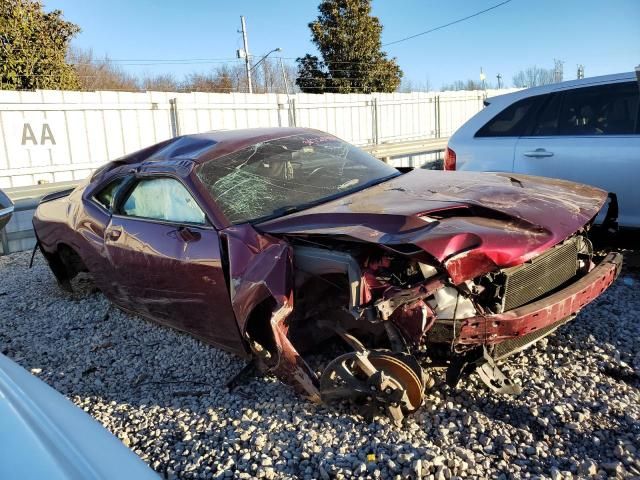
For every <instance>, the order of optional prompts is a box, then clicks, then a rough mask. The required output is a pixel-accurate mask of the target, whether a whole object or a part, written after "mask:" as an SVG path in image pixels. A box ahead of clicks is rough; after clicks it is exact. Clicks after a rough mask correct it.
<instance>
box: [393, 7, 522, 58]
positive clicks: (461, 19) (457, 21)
mask: <svg viewBox="0 0 640 480" xmlns="http://www.w3.org/2000/svg"><path fill="white" fill-rule="evenodd" d="M511 1H512V0H505V1H504V2H500V3H497V4H496V5H493V6H492V7H489V8H485V9H484V10H480V11H479V12H476V13H474V14H472V15H468V16H466V17H463V18H459V19H458V20H454V21H452V22H449V23H445V24H444V25H439V26H437V27H434V28H431V29H429V30H426V31H424V32H420V33H416V34H415V35H411V36H409V37H405V38H401V39H400V40H394V41H393V42H389V43H385V44H383V45H382V46H383V47H387V46H389V45H395V44H396V43H400V42H406V41H407V40H411V39H412V38H416V37H420V36H422V35H426V34H427V33H432V32H435V31H436V30H442V29H443V28H446V27H450V26H451V25H455V24H456V23H460V22H464V21H465V20H469V19H470V18H473V17H477V16H478V15H482V14H483V13H487V12H489V11H491V10H494V9H496V8H498V7H501V6H502V5H506V4H507V3H509V2H511Z"/></svg>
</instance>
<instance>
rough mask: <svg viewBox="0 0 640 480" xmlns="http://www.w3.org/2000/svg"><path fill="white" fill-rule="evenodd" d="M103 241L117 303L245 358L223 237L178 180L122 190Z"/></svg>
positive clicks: (156, 179)
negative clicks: (225, 264)
mask: <svg viewBox="0 0 640 480" xmlns="http://www.w3.org/2000/svg"><path fill="white" fill-rule="evenodd" d="M104 242H105V250H106V254H107V257H108V259H109V261H110V262H111V265H112V270H111V271H112V272H113V273H112V276H111V282H112V285H113V288H112V291H113V292H114V293H113V296H114V301H115V302H116V303H118V304H119V305H121V306H122V307H124V308H125V309H128V310H131V311H133V312H135V313H139V314H141V315H144V316H146V317H149V318H151V319H153V320H156V321H158V322H160V323H164V324H166V325H169V326H171V327H174V328H178V329H180V330H183V331H186V332H189V333H191V334H193V335H196V336H198V337H201V338H203V339H204V340H205V341H207V342H210V343H214V344H216V345H219V346H221V347H222V348H225V349H227V350H231V351H234V352H235V353H240V354H243V353H244V352H245V350H244V346H243V342H242V340H241V337H240V334H239V331H238V327H237V323H236V321H235V317H234V314H233V311H232V309H231V302H230V297H229V292H228V289H227V284H226V281H225V275H224V272H223V265H222V260H221V259H222V256H221V252H220V241H219V237H218V232H217V231H216V230H215V229H214V228H213V227H212V226H211V224H210V223H209V221H208V220H207V218H206V216H205V214H204V213H203V210H202V209H201V208H200V206H199V204H198V203H197V201H196V200H195V198H194V196H193V195H192V194H191V192H190V190H189V189H187V187H186V186H185V185H184V184H183V183H182V182H181V181H180V180H179V179H178V178H174V177H167V176H151V177H143V178H139V179H137V180H135V181H134V182H133V184H132V185H131V186H130V187H128V188H126V189H124V188H123V189H122V191H121V192H119V194H118V198H117V199H116V207H115V209H114V214H113V215H112V217H111V221H110V222H109V225H108V227H107V228H106V229H105V239H104Z"/></svg>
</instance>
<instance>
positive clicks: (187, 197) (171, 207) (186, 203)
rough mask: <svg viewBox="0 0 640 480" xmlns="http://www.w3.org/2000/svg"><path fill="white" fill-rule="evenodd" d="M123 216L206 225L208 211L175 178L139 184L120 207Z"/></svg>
mask: <svg viewBox="0 0 640 480" xmlns="http://www.w3.org/2000/svg"><path fill="white" fill-rule="evenodd" d="M120 210H121V213H122V214H123V215H127V216H130V217H138V218H148V219H152V220H165V221H168V222H175V223H195V224H205V223H206V220H205V215H204V212H203V211H202V210H201V209H200V207H199V206H198V204H197V203H196V201H195V200H194V198H193V197H192V196H191V194H190V193H189V191H188V190H187V189H186V188H185V187H184V185H182V183H180V182H179V181H177V180H175V179H173V178H152V179H144V180H141V181H139V182H138V183H137V184H136V185H135V187H134V188H133V190H132V191H131V193H130V194H129V196H128V197H127V199H126V200H125V201H124V203H123V204H122V207H121V208H120Z"/></svg>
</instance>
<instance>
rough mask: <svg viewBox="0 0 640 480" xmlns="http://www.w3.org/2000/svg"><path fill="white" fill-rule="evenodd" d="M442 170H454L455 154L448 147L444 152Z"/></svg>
mask: <svg viewBox="0 0 640 480" xmlns="http://www.w3.org/2000/svg"><path fill="white" fill-rule="evenodd" d="M444 169H445V170H455V169H456V152H454V151H453V150H451V149H450V148H449V147H447V149H446V150H445V151H444Z"/></svg>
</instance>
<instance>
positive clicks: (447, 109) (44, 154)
mask: <svg viewBox="0 0 640 480" xmlns="http://www.w3.org/2000/svg"><path fill="white" fill-rule="evenodd" d="M507 92H508V91H507V90H499V91H488V92H483V91H470V92H465V91H459V92H442V93H422V92H417V93H389V94H370V95H364V94H349V95H344V94H324V95H312V94H295V95H290V96H288V95H284V94H253V95H250V94H244V93H165V92H145V93H134V92H106V91H105V92H72V91H55V90H37V91H34V92H14V91H0V141H1V142H2V145H1V148H0V188H9V187H21V186H29V185H35V184H37V183H38V182H61V181H67V180H79V179H82V178H85V177H86V176H87V175H88V174H89V173H90V172H91V170H93V169H95V168H97V167H99V166H100V165H101V164H103V163H104V162H106V161H108V160H112V159H115V158H117V157H119V156H121V155H124V154H126V153H130V152H133V151H135V150H138V149H140V148H143V147H145V146H148V145H151V144H153V143H156V142H159V141H161V140H165V139H167V138H170V137H172V136H175V135H179V134H186V133H196V132H205V131H208V130H215V129H233V128H247V127H278V126H281V127H284V126H300V127H312V128H317V129H319V130H324V131H327V132H330V133H333V134H335V135H337V136H339V137H341V138H343V139H345V140H348V141H350V142H352V143H354V144H356V145H368V144H374V143H387V142H399V141H403V140H412V139H417V138H430V137H437V136H448V135H450V134H451V133H453V132H454V131H455V129H457V128H458V127H459V126H460V125H462V124H463V123H464V122H465V121H466V120H467V119H468V118H470V117H471V116H472V115H474V114H475V113H476V112H478V111H479V110H481V109H482V105H483V104H482V102H483V100H484V98H485V96H487V95H488V96H491V95H495V94H502V93H507Z"/></svg>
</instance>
